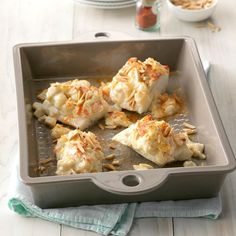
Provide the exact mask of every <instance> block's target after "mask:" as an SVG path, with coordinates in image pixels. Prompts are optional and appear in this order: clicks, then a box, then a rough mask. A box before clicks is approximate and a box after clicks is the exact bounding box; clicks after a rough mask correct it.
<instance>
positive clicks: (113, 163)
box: [111, 160, 120, 166]
mask: <svg viewBox="0 0 236 236" xmlns="http://www.w3.org/2000/svg"><path fill="white" fill-rule="evenodd" d="M111 164H112V165H113V166H119V165H120V162H119V161H118V160H114V161H113V162H112V163H111Z"/></svg>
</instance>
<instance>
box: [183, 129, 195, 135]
mask: <svg viewBox="0 0 236 236" xmlns="http://www.w3.org/2000/svg"><path fill="white" fill-rule="evenodd" d="M183 131H184V132H186V133H187V134H188V135H191V134H196V133H197V129H183Z"/></svg>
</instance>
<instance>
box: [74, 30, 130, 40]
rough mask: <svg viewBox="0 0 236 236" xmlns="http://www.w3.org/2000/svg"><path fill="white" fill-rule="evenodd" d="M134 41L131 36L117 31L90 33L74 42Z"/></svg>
mask: <svg viewBox="0 0 236 236" xmlns="http://www.w3.org/2000/svg"><path fill="white" fill-rule="evenodd" d="M131 39H134V37H132V36H131V35H129V34H127V33H122V32H119V31H90V32H87V33H85V34H83V35H81V36H80V37H79V38H76V39H75V40H76V41H79V42H84V41H86V42H88V41H109V40H131Z"/></svg>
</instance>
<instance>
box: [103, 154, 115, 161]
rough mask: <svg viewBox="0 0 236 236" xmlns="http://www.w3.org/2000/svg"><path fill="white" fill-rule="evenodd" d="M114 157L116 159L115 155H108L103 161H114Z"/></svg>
mask: <svg viewBox="0 0 236 236" xmlns="http://www.w3.org/2000/svg"><path fill="white" fill-rule="evenodd" d="M115 157H116V156H115V154H110V155H108V156H106V157H104V160H108V161H112V160H114V159H115Z"/></svg>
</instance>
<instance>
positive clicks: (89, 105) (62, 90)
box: [33, 79, 109, 130]
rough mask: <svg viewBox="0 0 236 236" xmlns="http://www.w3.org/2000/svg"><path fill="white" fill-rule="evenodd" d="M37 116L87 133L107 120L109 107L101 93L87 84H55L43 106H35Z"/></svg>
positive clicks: (69, 82)
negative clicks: (104, 119)
mask: <svg viewBox="0 0 236 236" xmlns="http://www.w3.org/2000/svg"><path fill="white" fill-rule="evenodd" d="M33 107H34V109H35V112H34V114H35V116H37V117H38V118H39V119H40V117H42V116H43V115H45V114H46V115H47V116H49V117H52V118H54V119H56V120H58V121H60V122H62V123H64V124H67V125H70V126H73V127H75V128H79V129H81V130H84V129H86V128H88V127H90V126H91V125H93V124H94V123H95V122H96V121H97V120H99V119H100V118H102V117H104V115H105V114H106V113H107V112H108V110H109V105H108V104H107V102H106V101H105V100H104V98H103V95H102V91H101V90H100V89H98V88H96V87H94V86H91V85H90V83H89V82H88V81H86V80H77V79H76V80H71V81H68V82H64V83H58V82H56V83H52V84H51V85H50V87H49V88H48V89H47V92H46V96H45V100H44V101H43V103H42V104H41V103H38V102H36V103H34V104H33Z"/></svg>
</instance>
